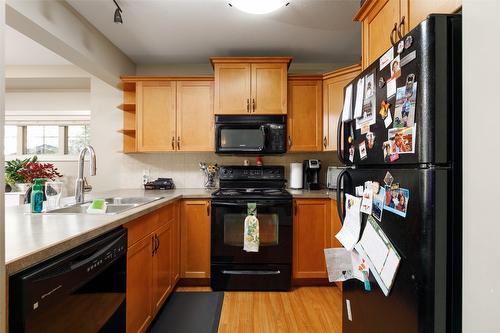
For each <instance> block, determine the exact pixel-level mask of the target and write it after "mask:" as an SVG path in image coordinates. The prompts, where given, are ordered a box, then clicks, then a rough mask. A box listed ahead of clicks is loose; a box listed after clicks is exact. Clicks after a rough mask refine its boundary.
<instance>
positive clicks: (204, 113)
mask: <svg viewBox="0 0 500 333" xmlns="http://www.w3.org/2000/svg"><path fill="white" fill-rule="evenodd" d="M213 94H214V82H213V81H178V82H177V139H176V142H177V147H176V148H177V150H179V151H213V150H214V112H213V110H214V109H213V107H214V104H213ZM194 124H202V126H193V125H194Z"/></svg>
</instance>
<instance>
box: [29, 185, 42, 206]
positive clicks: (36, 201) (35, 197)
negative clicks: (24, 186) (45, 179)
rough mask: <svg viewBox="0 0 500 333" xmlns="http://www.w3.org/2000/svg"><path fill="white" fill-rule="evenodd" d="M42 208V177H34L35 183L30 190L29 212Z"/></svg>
mask: <svg viewBox="0 0 500 333" xmlns="http://www.w3.org/2000/svg"><path fill="white" fill-rule="evenodd" d="M42 209H43V190H42V179H41V178H37V179H35V185H33V188H32V190H31V212H32V213H41V212H42Z"/></svg>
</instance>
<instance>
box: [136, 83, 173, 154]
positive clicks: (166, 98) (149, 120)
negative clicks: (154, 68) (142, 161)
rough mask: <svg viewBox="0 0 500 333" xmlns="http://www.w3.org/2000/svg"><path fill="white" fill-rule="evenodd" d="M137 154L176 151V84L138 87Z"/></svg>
mask: <svg viewBox="0 0 500 333" xmlns="http://www.w3.org/2000/svg"><path fill="white" fill-rule="evenodd" d="M136 89H137V111H136V112H137V133H136V135H137V150H138V151H142V152H148V151H173V150H174V149H175V145H174V143H175V98H176V96H175V81H163V82H138V83H137V88H136Z"/></svg>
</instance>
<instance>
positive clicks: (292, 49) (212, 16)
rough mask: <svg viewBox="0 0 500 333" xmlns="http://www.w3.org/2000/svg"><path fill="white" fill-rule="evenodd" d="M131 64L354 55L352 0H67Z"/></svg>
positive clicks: (344, 59) (342, 59) (326, 59)
mask: <svg viewBox="0 0 500 333" xmlns="http://www.w3.org/2000/svg"><path fill="white" fill-rule="evenodd" d="M67 1H68V2H69V3H70V4H71V6H73V8H75V9H76V10H77V11H78V12H79V13H80V14H81V15H83V16H84V17H85V18H86V19H87V20H88V21H90V22H91V23H92V24H93V25H94V26H95V27H96V28H97V29H98V30H100V31H101V32H102V33H103V34H104V35H106V37H107V38H109V39H110V40H111V42H113V43H114V44H115V45H116V46H117V47H118V48H120V49H121V50H122V51H123V52H124V53H125V54H127V55H128V56H129V57H130V58H131V59H132V60H133V61H134V62H135V63H137V64H175V63H177V64H179V63H206V62H207V61H208V58H209V57H210V56H238V55H248V56H256V55H262V56H266V55H290V56H293V57H294V61H296V62H309V63H348V62H351V63H353V62H356V61H359V59H360V54H361V53H360V46H361V33H360V27H359V23H357V22H353V21H352V18H353V16H354V14H355V13H356V11H357V10H358V9H359V0H290V5H289V6H288V7H285V8H282V9H280V10H278V11H277V12H275V13H272V14H267V15H251V14H245V13H243V12H240V11H239V10H237V9H235V8H231V7H229V6H228V1H227V0H161V1H160V0H156V1H154V0H117V1H118V3H119V4H120V6H121V7H122V9H123V14H122V16H123V25H120V24H115V23H114V22H113V15H114V10H115V8H116V7H115V5H114V4H113V1H112V0H67Z"/></svg>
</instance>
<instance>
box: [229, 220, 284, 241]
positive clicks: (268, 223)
mask: <svg viewBox="0 0 500 333" xmlns="http://www.w3.org/2000/svg"><path fill="white" fill-rule="evenodd" d="M246 217H247V215H246V214H232V213H227V214H225V215H224V244H225V245H230V246H238V247H243V232H244V230H243V229H244V226H245V218H246ZM257 218H258V219H259V236H260V246H276V245H278V227H279V218H278V214H258V215H257Z"/></svg>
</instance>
